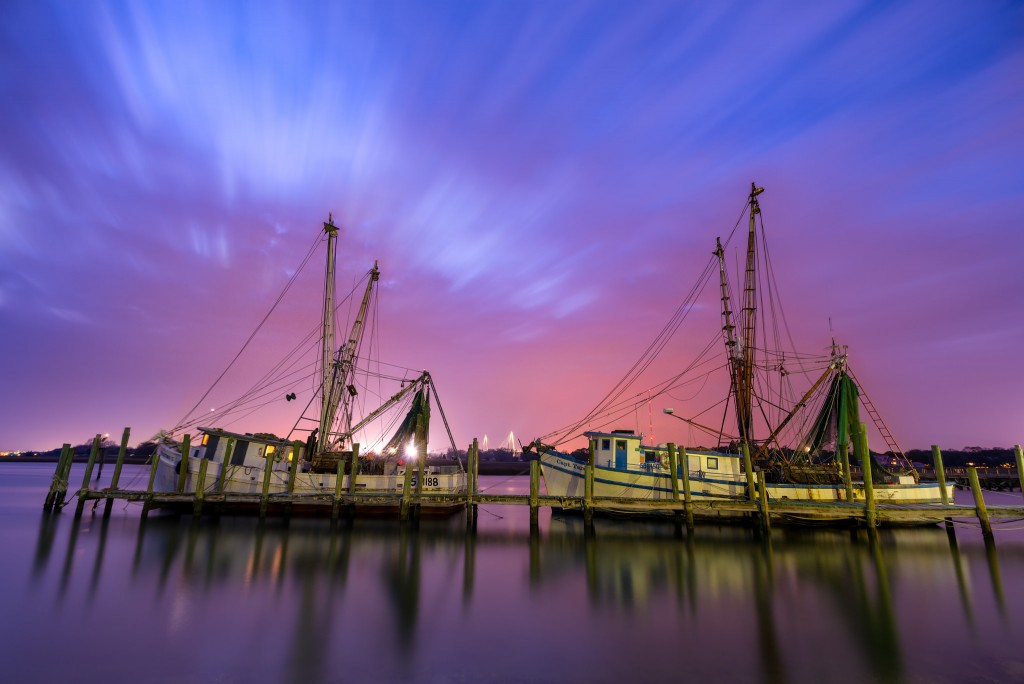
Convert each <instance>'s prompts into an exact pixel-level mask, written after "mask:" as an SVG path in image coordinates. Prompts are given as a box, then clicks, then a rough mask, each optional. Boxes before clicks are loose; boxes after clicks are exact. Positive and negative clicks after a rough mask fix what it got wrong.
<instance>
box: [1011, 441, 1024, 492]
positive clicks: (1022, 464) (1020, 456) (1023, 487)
mask: <svg viewBox="0 0 1024 684" xmlns="http://www.w3.org/2000/svg"><path fill="white" fill-rule="evenodd" d="M1013 453H1014V456H1016V457H1017V480H1018V481H1019V482H1020V493H1021V494H1022V495H1024V451H1022V450H1021V448H1020V444H1014V445H1013Z"/></svg>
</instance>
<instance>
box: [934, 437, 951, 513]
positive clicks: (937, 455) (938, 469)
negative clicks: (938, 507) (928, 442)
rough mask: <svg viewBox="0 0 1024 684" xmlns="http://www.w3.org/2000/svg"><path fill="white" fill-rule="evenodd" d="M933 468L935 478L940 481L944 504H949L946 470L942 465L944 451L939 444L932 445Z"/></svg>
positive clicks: (940, 492) (940, 493)
mask: <svg viewBox="0 0 1024 684" xmlns="http://www.w3.org/2000/svg"><path fill="white" fill-rule="evenodd" d="M932 466H933V467H934V468H935V478H936V479H937V480H938V481H939V495H940V496H941V497H942V503H944V504H948V503H949V494H947V493H946V469H945V467H943V465H942V449H940V448H939V445H938V444H932Z"/></svg>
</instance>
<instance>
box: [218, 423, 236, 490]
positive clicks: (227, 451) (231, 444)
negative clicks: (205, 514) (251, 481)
mask: <svg viewBox="0 0 1024 684" xmlns="http://www.w3.org/2000/svg"><path fill="white" fill-rule="evenodd" d="M234 448H235V438H234V437H231V438H229V439H228V443H227V445H226V446H225V447H224V462H223V463H221V464H220V473H219V474H218V475H217V493H218V494H223V493H224V482H225V480H226V479H227V476H228V467H230V466H231V452H232V451H233V450H234Z"/></svg>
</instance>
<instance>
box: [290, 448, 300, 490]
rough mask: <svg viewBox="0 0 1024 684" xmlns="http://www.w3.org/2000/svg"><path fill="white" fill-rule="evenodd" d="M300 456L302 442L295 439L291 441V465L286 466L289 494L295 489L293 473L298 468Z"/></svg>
mask: <svg viewBox="0 0 1024 684" xmlns="http://www.w3.org/2000/svg"><path fill="white" fill-rule="evenodd" d="M301 457H302V442H300V441H299V440H295V442H293V443H292V461H291V467H289V468H288V493H289V494H291V493H292V492H294V491H295V473H296V472H297V471H298V468H299V458H301Z"/></svg>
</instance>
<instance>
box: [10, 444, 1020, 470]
mask: <svg viewBox="0 0 1024 684" xmlns="http://www.w3.org/2000/svg"><path fill="white" fill-rule="evenodd" d="M156 447H157V442H156V440H154V439H147V440H144V441H142V442H139V443H138V444H137V445H135V446H134V447H128V449H127V450H126V452H125V460H127V461H146V460H148V459H149V457H150V456H152V455H153V452H155V451H156ZM71 448H72V450H73V451H74V454H75V455H74V458H75V460H84V459H87V458H88V457H89V452H90V451H91V450H92V439H88V440H86V441H84V442H82V443H81V444H76V445H74V446H73V447H71ZM119 448H120V444H119V443H117V442H115V441H114V440H112V439H110V438H109V437H108V438H104V439H103V440H102V441H101V442H100V449H101V453H102V455H103V460H104V461H111V460H113V459H115V458H117V452H118V450H119ZM695 449H697V450H704V447H695ZM60 452H61V448H59V447H58V448H56V449H50V450H49V451H22V452H15V453H14V454H12V455H11V456H13V457H14V458H20V459H39V460H55V459H57V458H58V457H59V456H60ZM588 453H589V450H588V448H587V447H582V448H580V449H576V450H575V451H573V452H571V453H570V455H571V456H573V457H575V458H577V459H580V460H586V459H587V456H588ZM871 453H872V454H874V455H878V456H882V457H883V458H884V457H886V456H890V457H891V456H892V452H889V451H885V452H876V451H872V452H871ZM904 455H905V456H906V457H907V458H908V459H910V461H911V462H913V463H914V464H919V465H925V466H932V465H934V463H933V462H932V451H931V449H910V450H908V451H905V452H904ZM433 456H443V457H446V458H449V459H458V460H460V461H463V462H465V461H466V460H467V458H468V456H467V451H466V450H465V449H457V450H452V449H448V450H447V451H445V452H443V453H436V454H434V455H433ZM527 459H529V455H527ZM480 460H481V461H494V462H516V461H522V460H526V459H524V458H523V456H522V454H520V453H518V452H513V451H512V450H511V449H508V448H497V449H481V450H480ZM942 462H943V464H944V465H946V466H948V467H953V468H959V467H965V466H970V465H976V466H986V467H991V468H1012V467H1014V466H1015V455H1014V450H1013V449H1012V448H1004V447H989V448H986V447H979V446H967V447H964V448H963V449H943V450H942Z"/></svg>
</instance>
